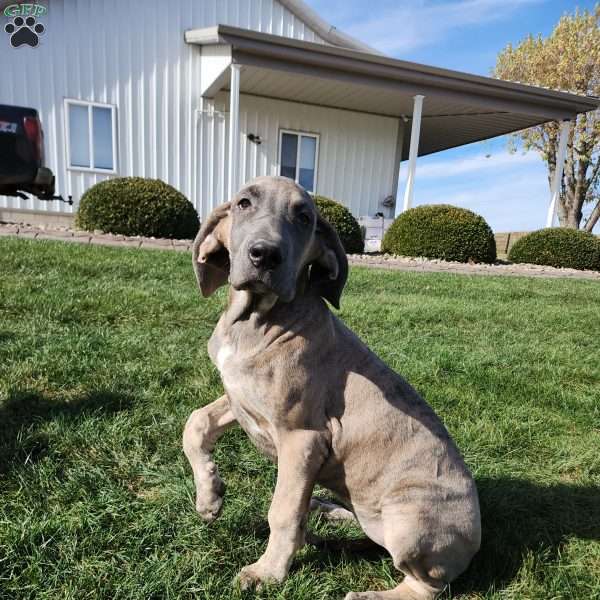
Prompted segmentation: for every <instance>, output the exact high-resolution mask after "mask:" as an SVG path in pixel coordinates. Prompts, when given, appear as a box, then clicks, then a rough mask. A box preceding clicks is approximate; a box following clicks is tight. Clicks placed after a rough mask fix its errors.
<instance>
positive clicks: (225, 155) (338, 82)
mask: <svg viewBox="0 0 600 600" xmlns="http://www.w3.org/2000/svg"><path fill="white" fill-rule="evenodd" d="M39 3H40V4H42V5H43V6H44V7H46V8H47V11H46V13H45V14H44V15H43V16H40V17H39V21H41V22H42V23H43V24H44V27H45V31H44V33H43V34H41V35H40V43H39V45H38V46H37V47H29V46H27V45H23V46H20V47H18V48H13V47H11V46H10V45H9V43H8V35H6V34H5V33H4V22H3V23H1V25H2V27H1V28H0V36H1V35H3V36H4V38H1V37H0V45H2V48H1V51H0V104H16V105H24V106H30V107H33V108H36V109H38V110H39V112H40V116H41V119H42V123H43V126H44V130H45V135H46V140H45V146H46V158H47V165H48V166H49V167H50V168H51V169H52V170H53V171H54V173H55V174H56V178H57V193H58V194H62V195H63V196H65V197H67V196H72V197H73V200H74V201H75V205H74V206H73V207H69V206H67V205H66V204H63V203H61V202H59V201H54V202H43V201H39V200H36V199H28V200H23V199H19V198H0V219H4V220H18V219H22V218H23V212H26V213H28V217H29V218H30V219H32V218H33V215H34V214H35V215H38V219H39V218H40V217H39V215H42V217H41V218H42V219H43V220H45V221H48V222H51V221H54V222H57V221H68V220H69V218H70V214H71V213H72V212H74V211H75V210H76V207H77V202H78V200H79V198H80V197H81V195H82V194H83V192H84V191H85V190H86V189H87V188H88V187H90V186H91V185H93V184H95V183H96V182H98V181H101V180H102V179H105V178H107V177H114V176H130V175H137V176H143V177H152V178H159V179H162V180H164V181H166V182H168V183H170V184H171V185H173V186H175V187H176V188H177V189H179V190H181V191H182V192H183V193H184V194H185V195H186V196H187V197H188V198H189V199H190V200H191V201H192V202H193V203H194V205H195V206H196V208H197V210H198V212H199V213H200V215H201V217H204V216H205V215H206V214H207V213H208V212H210V210H211V209H212V208H213V207H214V206H215V205H217V204H219V203H221V202H223V201H224V200H225V199H227V198H228V197H229V195H230V193H231V192H232V190H235V189H237V188H238V187H239V185H240V184H241V183H243V182H244V181H246V180H248V179H250V178H252V177H254V176H256V175H262V174H273V175H274V174H284V175H287V176H290V177H293V178H295V179H296V180H298V181H299V182H300V183H302V184H303V185H304V186H305V187H306V188H307V189H309V190H311V191H314V192H316V193H318V194H323V195H326V196H330V197H332V198H334V199H336V200H338V201H340V202H342V203H344V204H346V205H347V206H348V207H349V208H350V209H351V210H352V212H353V213H354V214H355V215H356V216H358V217H360V216H369V215H371V216H372V215H374V214H376V213H378V212H382V213H384V214H385V215H386V216H392V215H393V214H394V212H396V213H397V212H399V210H401V209H402V207H403V206H409V205H410V203H411V201H412V181H413V180H414V172H415V170H414V165H415V161H416V158H417V156H418V155H424V154H429V153H432V152H436V151H438V150H443V149H446V148H451V147H455V146H459V145H462V144H466V143H469V142H473V141H476V140H481V139H486V138H489V137H493V136H497V135H500V134H504V133H508V132H511V131H515V130H518V129H522V128H524V127H527V126H530V125H534V124H538V123H542V122H545V121H548V120H561V121H562V120H568V119H570V118H573V117H574V116H575V115H576V114H578V113H580V112H584V111H588V110H594V109H596V108H597V106H598V101H597V99H593V98H583V97H579V96H574V95H571V94H566V93H562V92H554V91H551V90H546V89H540V88H534V87H530V86H524V85H519V84H514V83H507V82H502V81H498V80H494V79H490V78H485V77H479V76H473V75H468V74H464V73H458V72H454V71H448V70H444V69H438V68H435V67H427V66H423V65H417V64H414V63H409V62H405V61H400V60H395V59H391V58H387V57H384V56H382V55H380V54H378V53H377V52H375V51H374V50H372V49H370V48H368V47H367V46H365V45H364V44H362V43H361V42H359V41H357V40H354V39H352V38H350V37H348V36H346V35H344V34H342V33H341V32H339V31H337V30H336V29H335V28H333V27H331V26H330V25H328V24H327V23H325V22H324V21H323V20H322V19H320V18H319V17H318V15H316V14H315V13H314V12H313V11H312V10H311V9H310V8H308V7H307V6H306V5H305V4H304V3H303V2H302V1H301V0H170V1H169V2H165V1H164V0H148V1H145V2H143V3H142V2H139V1H137V2H136V1H134V0H107V1H98V0H50V2H47V1H46V2H39ZM6 4H7V3H6V2H4V3H3V4H2V7H4V6H6ZM17 4H18V3H17ZM12 6H14V3H13V4H12ZM1 18H2V19H4V20H5V22H7V21H8V19H9V17H8V16H2V17H1ZM563 131H566V127H563ZM411 132H412V134H411ZM563 137H565V136H563ZM565 142H566V137H565ZM0 158H1V157H0ZM558 158H559V160H558V164H562V162H563V161H561V160H560V157H558ZM404 159H409V160H408V163H409V167H408V168H409V178H408V185H407V189H406V191H405V195H404V202H403V201H402V200H400V201H399V202H398V204H397V206H396V207H395V208H394V206H393V205H391V206H390V204H391V203H392V202H393V201H394V200H395V198H396V195H397V191H398V190H397V187H398V172H399V166H400V162H401V161H402V160H404ZM550 213H551V214H553V209H551V210H550ZM550 213H549V214H550Z"/></svg>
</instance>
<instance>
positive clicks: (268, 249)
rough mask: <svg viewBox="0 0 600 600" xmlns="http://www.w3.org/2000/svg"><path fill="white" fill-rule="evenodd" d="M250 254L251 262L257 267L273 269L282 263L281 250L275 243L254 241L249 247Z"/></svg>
mask: <svg viewBox="0 0 600 600" xmlns="http://www.w3.org/2000/svg"><path fill="white" fill-rule="evenodd" d="M248 256H249V257H250V262H251V263H252V264H253V265H254V266H255V267H256V268H257V269H268V270H272V269H274V268H275V267H278V266H279V265H280V264H281V261H282V257H281V250H279V248H278V247H277V246H275V245H273V244H269V243H268V242H265V241H263V240H260V241H258V242H254V244H252V245H251V246H250V247H249V248H248Z"/></svg>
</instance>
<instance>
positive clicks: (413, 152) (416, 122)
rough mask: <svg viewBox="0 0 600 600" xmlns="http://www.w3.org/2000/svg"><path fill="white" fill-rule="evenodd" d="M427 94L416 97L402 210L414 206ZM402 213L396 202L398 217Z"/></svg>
mask: <svg viewBox="0 0 600 600" xmlns="http://www.w3.org/2000/svg"><path fill="white" fill-rule="evenodd" d="M424 98H425V96H421V95H417V96H415V97H414V104H413V114H412V127H411V130H410V148H409V151H408V178H407V180H406V188H405V189H404V206H403V209H402V210H408V209H409V208H410V207H411V206H412V202H413V194H414V186H415V170H416V168H417V155H418V154H419V137H420V136H421V114H422V112H423V99H424ZM399 214H400V206H399V204H398V202H396V214H395V216H396V217H397V216H398V215H399Z"/></svg>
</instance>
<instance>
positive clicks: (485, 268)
mask: <svg viewBox="0 0 600 600" xmlns="http://www.w3.org/2000/svg"><path fill="white" fill-rule="evenodd" d="M0 236H16V237H20V238H25V239H36V240H53V241H61V242H75V243H79V244H89V245H94V246H95V245H98V246H117V247H129V248H142V249H147V250H177V251H183V252H186V251H190V250H191V249H192V241H191V240H170V239H164V238H151V237H142V236H124V235H115V234H112V233H102V232H100V231H94V232H90V231H78V230H73V229H68V228H66V227H64V228H48V227H43V226H33V225H21V224H17V223H0ZM348 262H349V263H350V264H351V265H354V266H360V267H373V268H377V269H389V270H396V271H409V272H411V271H412V272H420V273H455V274H460V275H500V276H509V277H550V278H567V279H591V280H596V281H600V272H598V271H579V270H577V269H557V268H555V267H547V266H540V265H525V264H514V263H508V262H498V263H495V264H491V265H487V264H483V263H457V262H448V261H443V260H430V259H426V258H413V257H407V256H389V255H381V254H379V255H377V254H375V255H370V254H350V255H349V256H348Z"/></svg>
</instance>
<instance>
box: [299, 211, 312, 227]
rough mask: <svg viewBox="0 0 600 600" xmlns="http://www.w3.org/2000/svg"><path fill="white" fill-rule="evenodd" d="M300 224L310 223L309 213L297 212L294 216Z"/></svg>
mask: <svg viewBox="0 0 600 600" xmlns="http://www.w3.org/2000/svg"><path fill="white" fill-rule="evenodd" d="M296 218H297V219H298V222H299V223H300V224H301V225H310V215H309V214H308V213H305V212H301V213H298V216H297V217H296Z"/></svg>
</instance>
